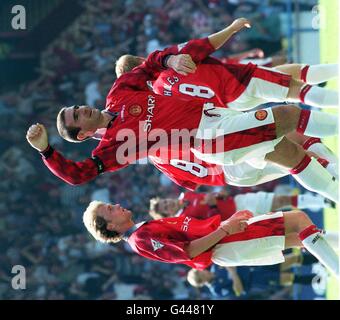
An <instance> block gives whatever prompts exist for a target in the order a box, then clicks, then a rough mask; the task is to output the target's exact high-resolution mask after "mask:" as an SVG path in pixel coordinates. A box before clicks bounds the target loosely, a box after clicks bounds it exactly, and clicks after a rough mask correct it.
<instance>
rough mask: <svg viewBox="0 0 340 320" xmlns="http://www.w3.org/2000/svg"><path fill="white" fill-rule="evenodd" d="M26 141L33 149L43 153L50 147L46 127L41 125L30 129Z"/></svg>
mask: <svg viewBox="0 0 340 320" xmlns="http://www.w3.org/2000/svg"><path fill="white" fill-rule="evenodd" d="M26 139H27V141H28V143H29V144H30V145H31V146H32V148H34V149H36V150H38V151H39V152H42V151H44V150H46V149H47V147H48V135H47V130H46V128H45V126H44V125H42V124H40V123H36V124H33V125H31V126H30V127H29V129H28V130H27V134H26Z"/></svg>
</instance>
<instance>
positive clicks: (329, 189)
mask: <svg viewBox="0 0 340 320" xmlns="http://www.w3.org/2000/svg"><path fill="white" fill-rule="evenodd" d="M289 171H290V173H291V174H292V176H293V177H294V178H295V180H296V181H298V182H299V183H300V184H301V185H302V186H303V187H305V188H306V189H308V190H310V191H313V192H316V193H319V194H321V195H322V196H324V197H325V198H328V199H330V200H332V201H334V202H336V203H338V202H339V200H338V198H339V191H338V187H339V183H338V180H336V179H335V178H334V177H333V176H332V175H331V174H330V173H329V172H328V171H327V170H326V169H325V168H324V167H323V166H322V165H321V164H320V163H319V162H318V161H317V160H316V159H315V158H310V157H308V156H307V155H306V156H305V157H304V158H303V159H302V161H301V162H300V163H299V164H298V165H297V166H296V167H295V168H293V169H291V170H289Z"/></svg>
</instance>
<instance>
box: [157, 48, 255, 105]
mask: <svg viewBox="0 0 340 320" xmlns="http://www.w3.org/2000/svg"><path fill="white" fill-rule="evenodd" d="M183 48H186V46H184V47H183ZM183 48H181V47H178V46H173V47H169V48H167V49H165V50H164V53H163V54H167V53H168V54H178V53H183V52H182V50H183ZM179 49H181V51H179ZM186 49H187V50H186V51H187V53H189V54H190V55H191V57H192V59H193V61H194V62H195V63H196V65H197V69H196V71H195V73H191V74H188V75H186V76H184V75H180V74H178V73H177V72H175V71H174V70H172V69H167V70H165V71H162V72H161V73H160V75H159V76H158V78H157V80H156V81H154V82H153V90H154V92H156V93H157V94H160V95H164V96H177V97H181V98H183V99H191V98H192V97H195V98H199V99H202V101H205V102H207V101H208V102H212V103H214V104H217V105H222V106H225V105H226V104H228V102H232V101H234V100H235V99H237V98H238V97H239V96H240V95H241V94H242V93H243V92H244V90H245V89H246V87H247V85H248V84H249V82H250V80H251V78H252V75H253V73H254V71H255V70H256V68H257V66H256V65H254V64H252V63H249V64H245V65H242V64H223V63H222V62H221V61H220V60H218V59H215V58H212V57H208V58H204V59H203V60H200V59H199V57H202V54H201V53H200V48H198V47H192V46H190V47H188V48H186Z"/></svg>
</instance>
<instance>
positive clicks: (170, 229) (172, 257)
mask: <svg viewBox="0 0 340 320" xmlns="http://www.w3.org/2000/svg"><path fill="white" fill-rule="evenodd" d="M220 223H221V218H220V216H214V217H211V218H209V219H206V220H198V219H195V218H191V217H186V216H180V217H173V218H165V219H159V220H153V221H149V222H146V223H144V224H143V225H142V226H140V227H139V228H138V229H137V230H136V231H134V232H133V233H132V234H131V236H130V237H129V238H128V243H129V245H130V246H131V248H132V249H133V250H134V251H135V252H136V253H138V254H139V255H141V256H143V257H145V258H149V259H152V260H158V261H162V262H167V263H183V264H186V265H188V266H190V267H192V268H196V269H201V270H202V269H205V268H207V267H208V266H209V265H210V264H211V255H212V251H211V249H210V250H207V251H205V252H203V253H201V254H200V255H198V256H197V257H195V258H193V259H191V258H190V257H189V256H188V254H187V252H186V250H185V247H186V246H187V245H188V244H189V243H190V242H191V241H193V240H195V239H199V238H202V237H204V236H206V235H207V234H209V233H211V232H213V231H214V230H216V229H217V228H218V227H219V225H220Z"/></svg>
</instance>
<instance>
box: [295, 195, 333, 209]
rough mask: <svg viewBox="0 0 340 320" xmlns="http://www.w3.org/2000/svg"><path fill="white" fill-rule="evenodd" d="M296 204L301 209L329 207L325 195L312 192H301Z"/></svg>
mask: <svg viewBox="0 0 340 320" xmlns="http://www.w3.org/2000/svg"><path fill="white" fill-rule="evenodd" d="M296 206H297V208H299V209H321V208H326V207H328V205H327V204H326V203H325V198H324V197H322V196H320V195H318V194H317V195H313V194H310V193H305V194H299V195H298V196H297V204H296Z"/></svg>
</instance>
